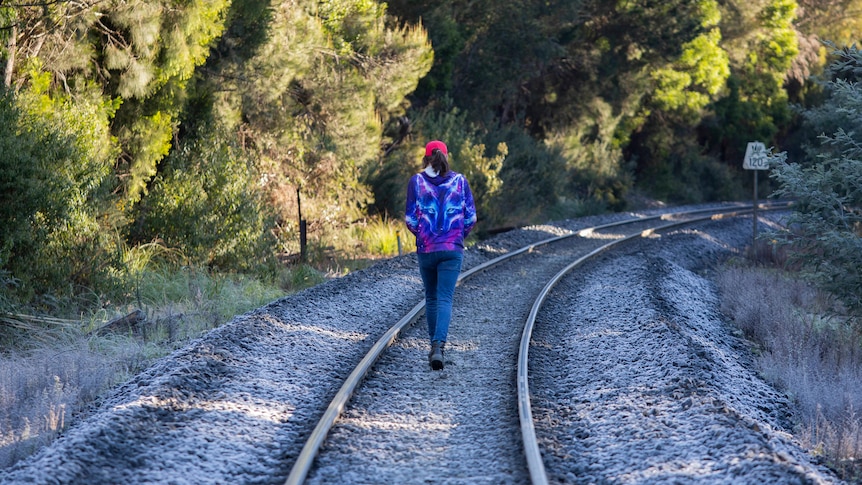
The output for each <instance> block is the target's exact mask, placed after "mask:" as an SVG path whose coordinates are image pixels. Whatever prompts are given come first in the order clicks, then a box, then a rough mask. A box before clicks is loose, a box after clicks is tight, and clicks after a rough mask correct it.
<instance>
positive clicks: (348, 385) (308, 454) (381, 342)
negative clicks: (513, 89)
mask: <svg viewBox="0 0 862 485" xmlns="http://www.w3.org/2000/svg"><path fill="white" fill-rule="evenodd" d="M751 207H752V205H751V204H739V205H735V206H730V207H715V208H711V209H697V210H692V211H682V212H674V213H665V214H659V215H655V216H647V217H641V218H634V219H625V220H622V221H616V222H612V223H609V224H603V225H599V226H595V227H589V228H585V229H581V230H579V231H577V232H572V233H570V234H563V235H561V236H556V237H552V238H548V239H544V240H541V241H538V242H535V243H532V244H528V245H527V246H524V247H522V248H520V249H517V250H515V251H510V252H508V253H506V254H503V255H501V256H498V257H496V258H494V259H492V260H490V261H486V262H484V263H482V264H480V265H477V266H475V267H473V268H471V269H469V270H467V271H464V272H462V273H461V274H460V275H459V276H458V280H457V283H456V284H461V283H462V282H463V281H464V280H466V279H467V278H470V277H472V276H475V275H476V274H479V273H481V272H483V271H487V270H488V269H491V268H493V267H495V266H498V265H499V264H501V263H503V262H504V261H507V260H509V259H511V258H514V257H515V256H518V255H520V254H523V253H526V252H530V251H532V250H533V249H535V248H537V247H539V246H543V245H547V244H551V243H554V242H557V241H561V240H564V239H568V238H571V237H574V236H581V237H583V236H586V235H588V234H590V233H592V232H594V231H598V230H602V229H607V228H610V227H615V226H622V225H626V224H634V223H638V222H645V221H650V220H656V219H660V220H667V219H669V218H672V217H678V216H686V215H693V214H699V213H705V212H712V213H719V214H721V213H725V212H731V211H738V210H739V209H745V208H749V210H751V209H750V208H751ZM763 207H764V208H765V210H769V208H770V207H771V206H763ZM424 309H425V301H424V299H423V300H422V301H420V302H419V303H417V304H416V306H414V307H413V308H412V309H411V310H410V311H409V312H408V313H407V314H406V315H404V317H402V318H401V319H400V320H399V321H398V322H397V323H395V325H393V326H392V327H391V328H390V329H389V330H387V331H386V332H385V333H384V334H383V335H382V336H381V337H380V338H379V339H378V340H377V342H375V343H374V345H372V346H371V349H369V350H368V353H366V354H365V357H363V358H362V360H360V361H359V364H357V366H356V367H355V368H354V369H353V371H352V372H351V373H350V375H349V376H348V377H347V379H345V381H344V383H343V384H342V386H341V388H340V389H339V390H338V392H337V393H336V394H335V396H334V397H333V398H332V401H331V402H330V403H329V406H328V407H327V409H326V411H325V412H324V414H323V416H322V417H321V418H320V420H319V421H318V423H317V425H316V426H315V428H314V430H313V431H312V432H311V434H310V435H309V437H308V439H307V440H306V442H305V445H304V446H303V447H302V450H301V451H300V453H299V456H297V459H296V461H295V462H294V465H293V467H292V468H291V470H290V474H289V475H288V477H287V480H286V481H285V485H300V484H302V483H304V482H305V479H306V477H307V476H308V472H309V471H310V470H311V466H312V464H313V463H314V459H315V458H316V457H317V454H318V452H319V451H320V448H321V447H322V446H323V442H324V440H325V439H326V437H327V435H328V434H329V431H330V430H331V429H332V427H333V426H334V425H335V421H336V420H337V419H338V418H339V417H340V416H341V413H342V412H343V411H344V407H345V406H346V405H347V403H348V402H349V401H350V398H351V397H352V396H353V393H354V391H355V390H356V388H357V387H359V385H360V384H361V383H362V381H363V380H364V379H365V376H366V375H367V374H368V371H369V370H370V369H371V366H372V365H374V363H375V362H376V361H377V359H378V358H379V357H380V355H381V354H382V353H383V352H384V351H385V350H386V348H388V347H389V346H390V345H391V344H392V342H394V341H395V339H396V338H398V335H399V334H400V333H401V331H402V330H404V328H406V327H407V326H408V325H410V324H412V323H413V322H414V321H415V320H416V319H417V318H418V317H419V315H420V314H421V312H422V311H423V310H424ZM533 435H534V436H535V430H534V431H533ZM539 461H540V463H541V456H539ZM541 466H542V468H544V466H543V465H541Z"/></svg>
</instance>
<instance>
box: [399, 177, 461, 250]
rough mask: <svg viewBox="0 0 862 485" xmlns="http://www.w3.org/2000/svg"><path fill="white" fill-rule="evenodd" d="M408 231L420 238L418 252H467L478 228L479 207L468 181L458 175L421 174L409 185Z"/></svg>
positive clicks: (417, 243)
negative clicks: (467, 240) (466, 245)
mask: <svg viewBox="0 0 862 485" xmlns="http://www.w3.org/2000/svg"><path fill="white" fill-rule="evenodd" d="M404 214H405V215H404V218H405V222H406V223H407V228H408V229H409V230H410V232H412V233H413V234H415V235H416V252H417V253H433V252H435V251H463V250H464V238H466V237H467V235H468V234H469V233H470V229H472V228H473V226H474V225H476V206H475V205H474V204H473V193H472V192H471V191H470V185H469V184H468V183H467V179H466V178H465V177H464V176H463V175H461V174H460V173H457V172H454V171H451V170H450V171H448V172H446V175H438V176H436V177H432V176H430V175H429V174H428V173H426V172H421V173H417V174H416V175H414V176H413V177H411V178H410V183H409V185H407V210H406V211H405V213H404Z"/></svg>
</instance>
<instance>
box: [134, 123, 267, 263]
mask: <svg viewBox="0 0 862 485" xmlns="http://www.w3.org/2000/svg"><path fill="white" fill-rule="evenodd" d="M226 139H227V138H226V137H225V136H224V135H221V136H220V135H219V134H217V133H214V132H213V131H210V132H205V133H201V136H200V137H199V139H197V140H194V141H191V140H190V141H187V142H183V143H181V145H180V146H179V147H178V148H177V149H176V150H175V151H174V152H172V153H171V155H170V156H169V157H168V158H167V159H166V161H165V166H164V168H163V170H162V171H161V172H160V173H159V175H158V176H157V177H156V179H155V180H154V182H153V185H152V189H151V191H150V194H149V196H148V197H147V198H146V199H145V200H144V203H143V204H142V205H141V207H140V212H139V214H138V218H137V223H136V224H135V227H136V228H138V229H137V230H136V231H135V233H134V240H136V241H141V242H144V241H148V240H157V239H158V240H162V241H164V244H165V245H167V246H168V247H170V248H177V249H179V250H180V251H182V252H183V253H184V254H185V256H186V257H187V258H188V259H189V260H190V261H191V262H192V263H193V264H202V265H207V266H210V267H219V268H222V269H226V270H245V271H248V270H254V269H257V268H259V267H260V266H265V265H266V264H268V262H269V261H271V259H272V257H273V254H272V252H273V249H274V246H275V245H274V241H272V240H271V239H270V231H271V230H272V220H271V217H270V216H269V213H268V211H267V208H266V207H265V205H264V203H263V193H262V191H261V189H260V185H259V183H258V181H259V180H260V174H259V173H258V172H257V170H256V168H255V165H254V164H253V163H252V160H251V159H249V157H247V156H246V155H245V154H244V153H243V152H242V150H239V149H237V148H236V147H234V146H232V145H231V144H229V143H228V142H226V141H225V140H226Z"/></svg>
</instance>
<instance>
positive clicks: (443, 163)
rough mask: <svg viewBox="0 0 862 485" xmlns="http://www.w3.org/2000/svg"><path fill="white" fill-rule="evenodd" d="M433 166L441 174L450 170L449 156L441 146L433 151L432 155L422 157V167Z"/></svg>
mask: <svg viewBox="0 0 862 485" xmlns="http://www.w3.org/2000/svg"><path fill="white" fill-rule="evenodd" d="M429 165H430V166H431V168H433V169H434V170H435V171H436V172H437V173H438V174H439V175H446V172H448V171H449V158H448V157H447V156H446V154H444V153H443V152H442V151H441V150H440V149H439V148H435V149H434V151H433V152H431V156H429V157H422V168H425V167H427V166H429Z"/></svg>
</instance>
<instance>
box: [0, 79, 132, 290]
mask: <svg viewBox="0 0 862 485" xmlns="http://www.w3.org/2000/svg"><path fill="white" fill-rule="evenodd" d="M47 81H48V77H47V75H45V74H42V73H34V74H33V75H32V82H31V84H30V88H29V89H26V90H22V91H21V92H19V93H18V95H17V96H16V95H12V94H9V93H7V94H5V95H4V96H3V97H2V99H0V113H2V115H0V116H2V118H3V120H2V123H0V125H2V126H0V145H2V147H0V151H2V153H4V156H3V157H2V158H0V187H2V190H0V207H2V209H0V226H2V227H3V231H4V232H3V237H2V241H0V268H2V269H4V270H8V271H9V272H10V273H11V275H12V276H13V277H15V278H17V279H19V280H20V281H22V285H21V287H20V290H21V291H23V292H24V294H25V295H26V294H32V293H33V292H40V293H41V292H46V291H57V292H61V293H66V294H68V293H69V290H70V289H71V288H70V285H86V286H90V287H93V286H97V285H98V283H99V281H100V278H103V277H105V275H106V272H107V271H108V270H109V268H110V266H111V265H113V264H115V263H116V261H115V260H114V258H113V255H114V254H115V252H116V244H117V237H116V234H115V233H114V229H115V227H116V225H117V224H121V223H122V220H121V218H118V217H117V211H116V209H115V208H114V206H113V205H112V204H111V199H110V193H109V192H108V191H109V190H110V188H111V185H112V183H111V182H112V179H111V175H112V172H111V168H112V166H113V160H114V157H115V156H116V154H117V150H116V145H115V143H114V142H113V140H112V138H111V137H110V135H109V127H108V123H109V120H110V117H111V115H112V113H113V109H114V107H113V106H112V105H110V104H105V103H103V102H102V101H101V99H100V98H99V97H98V96H97V95H94V96H91V97H90V98H85V97H84V96H79V97H78V98H77V99H73V98H71V97H68V96H62V95H50V94H49V93H48V92H47V91H46V88H47V85H48V82H47ZM25 298H26V297H25Z"/></svg>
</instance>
